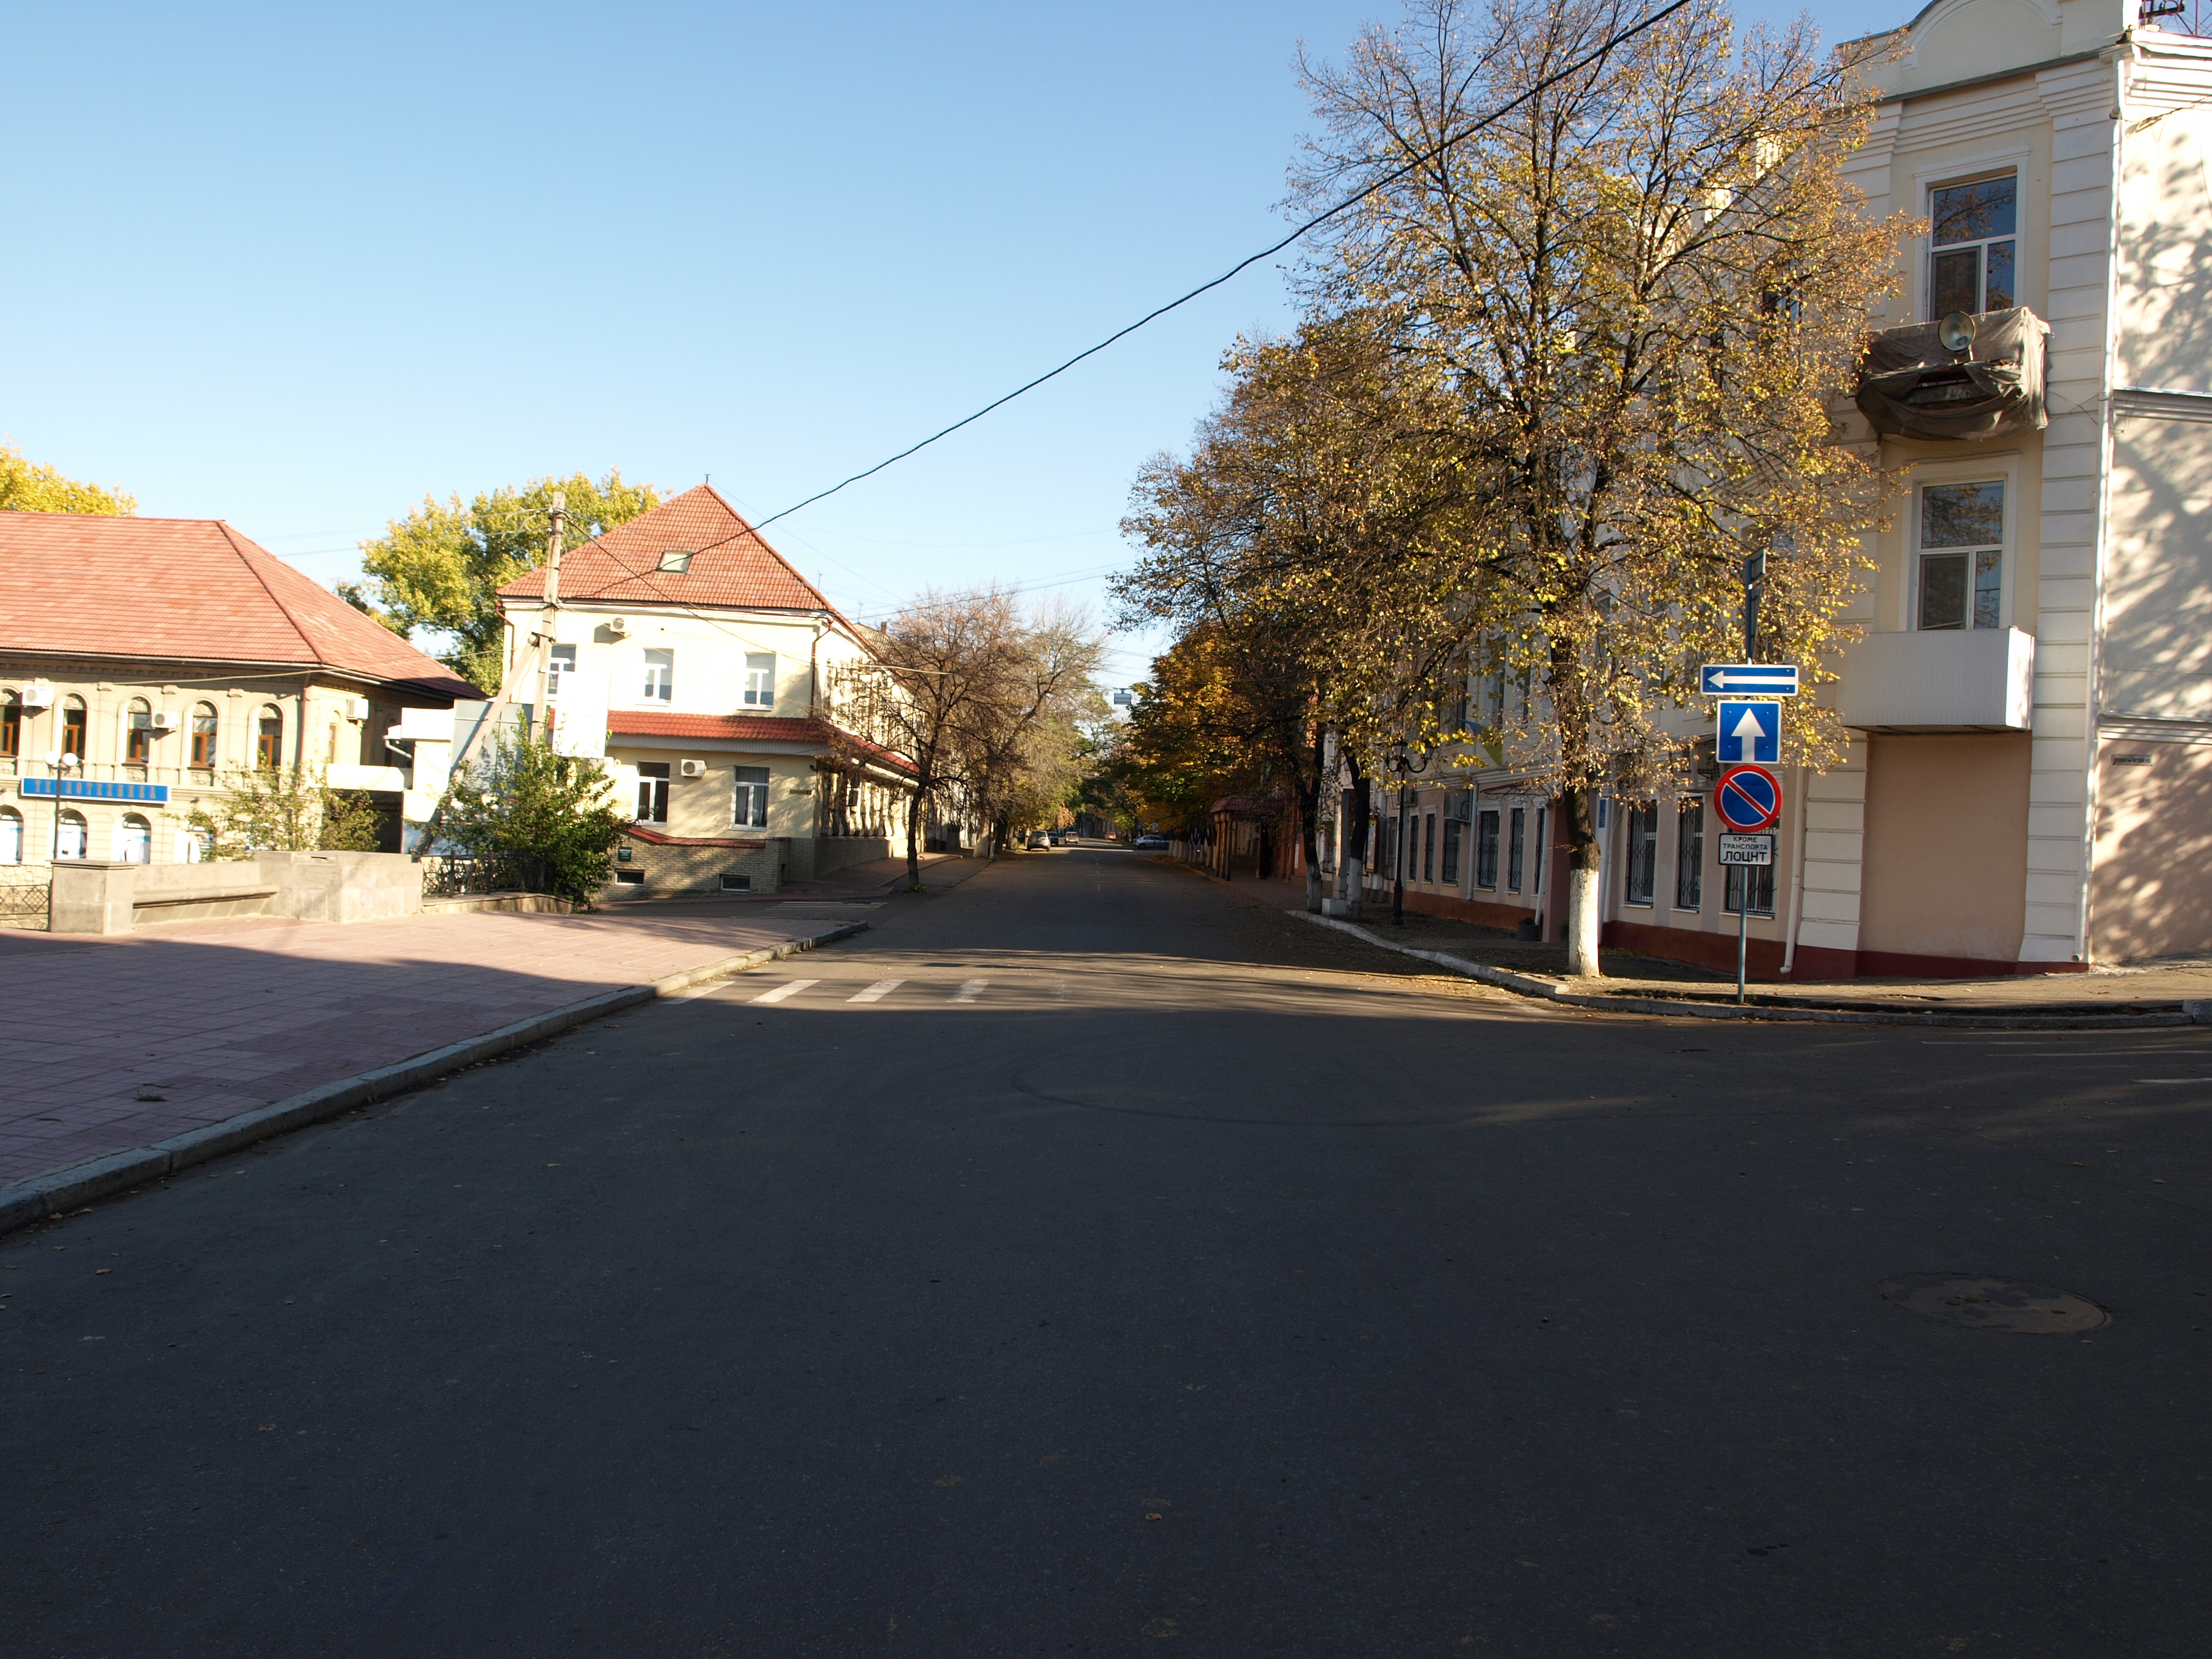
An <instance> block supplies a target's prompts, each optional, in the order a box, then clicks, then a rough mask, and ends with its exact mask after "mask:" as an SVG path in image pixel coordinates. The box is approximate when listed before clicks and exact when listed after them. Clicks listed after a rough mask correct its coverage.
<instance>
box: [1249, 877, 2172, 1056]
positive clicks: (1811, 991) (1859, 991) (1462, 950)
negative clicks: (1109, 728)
mask: <svg viewBox="0 0 2212 1659" xmlns="http://www.w3.org/2000/svg"><path fill="white" fill-rule="evenodd" d="M1213 879H1216V880H1218V879H1219V878H1218V877H1216V878H1213ZM1228 885H1229V886H1231V887H1232V888H1234V889H1235V890H1237V892H1240V893H1243V894H1245V895H1247V896H1249V897H1252V898H1255V899H1257V900H1259V901H1260V902H1261V903H1263V904H1270V905H1273V906H1275V907H1276V908H1280V909H1284V910H1290V911H1294V912H1296V913H1297V914H1300V915H1304V914H1306V908H1305V884H1304V882H1303V881H1298V882H1289V881H1260V880H1255V878H1251V877H1249V876H1246V877H1241V878H1237V879H1235V880H1232V881H1231V882H1230V883H1229V884H1228ZM1366 912H1367V913H1366V915H1365V917H1364V919H1363V920H1362V921H1359V922H1358V923H1343V924H1338V923H1330V924H1329V925H1331V926H1340V927H1342V928H1343V929H1344V930H1345V931H1346V932H1351V933H1358V934H1361V935H1363V936H1364V937H1366V938H1367V939H1369V940H1370V942H1371V943H1374V944H1376V945H1382V946H1383V947H1385V948H1388V949H1393V950H1402V951H1410V952H1413V953H1415V954H1419V955H1423V956H1428V957H1432V958H1445V959H1447V960H1448V963H1464V964H1466V965H1467V966H1468V967H1470V968H1474V969H1483V970H1486V971H1484V972H1482V973H1480V974H1478V975H1476V976H1477V977H1480V978H1484V979H1489V980H1491V981H1492V983H1498V984H1504V986H1505V987H1506V988H1507V989H1510V990H1522V991H1526V992H1528V993H1531V994H1539V995H1547V996H1549V995H1553V994H1561V995H1562V996H1563V999H1571V1000H1573V1001H1575V1002H1576V1003H1577V1004H1578V1005H1579V1006H1584V1007H1589V1006H1606V1005H1607V1004H1619V1005H1621V1006H1633V1007H1635V1008H1636V1010H1637V1012H1675V1013H1693V1012H1715V1011H1720V1010H1726V1011H1729V1012H1731V1013H1733V1012H1734V1009H1735V977H1734V975H1719V974H1716V973H1713V972H1711V970H1710V969H1704V968H1697V967H1692V966H1691V965H1690V964H1688V963H1678V962H1668V961H1665V960H1662V958H1659V957H1647V956H1642V955H1639V954H1638V953H1637V952H1635V951H1626V950H1615V949H1607V950H1605V951H1601V952H1600V954H1599V962H1600V964H1601V966H1602V967H1603V968H1604V969H1605V977H1604V978H1602V979H1601V980H1595V981H1590V980H1574V979H1570V978H1569V977H1568V976H1567V972H1566V966H1567V963H1566V946H1565V945H1562V944H1558V943H1551V944H1545V943H1540V942H1537V941H1534V940H1530V941H1527V942H1523V941H1522V940H1519V939H1516V938H1514V936H1513V935H1512V934H1510V933H1506V932H1504V930H1503V929H1500V928H1495V927H1478V926H1476V925H1475V924H1474V923H1472V922H1464V921H1451V920H1449V919H1447V918H1443V917H1440V916H1429V915H1418V914H1416V913H1415V912H1413V911H1411V910H1408V911H1407V912H1406V917H1405V923H1404V925H1403V926H1402V927H1394V926H1392V925H1391V921H1390V904H1389V898H1388V896H1385V897H1384V898H1383V899H1382V900H1381V901H1380V902H1373V901H1370V902H1369V904H1368V905H1367V907H1366ZM1312 920H1314V921H1322V920H1323V919H1322V918H1321V917H1314V918H1312ZM1440 965H1445V964H1440ZM1494 975H1495V976H1494ZM1496 976H1502V977H1496ZM1514 980H1521V981H1527V983H1525V984H1519V985H1516V984H1513V983H1512V982H1511V981H1514ZM1749 1000H1750V1003H1751V1005H1752V1006H1753V1007H1755V1008H1757V1009H1759V1010H1763V1011H1767V1012H1770V1014H1773V1013H1779V1014H1781V1015H1783V1016H1784V1017H1788V1016H1790V1015H1791V1014H1796V1015H1798V1016H1800V1017H1803V1018H1817V1017H1818V1016H1819V1015H1820V1014H1824V1013H1828V1014H1833V1013H1841V1014H1844V1015H1857V1016H1861V1017H1870V1018H1900V1017H1903V1018H1911V1017H1915V1016H1919V1017H1925V1016H1929V1015H1937V1016H1944V1015H1948V1016H1958V1017H1977V1016H1988V1017H1991V1018H1998V1017H2002V1018H2068V1019H2080V1018H2093V1019H2104V1018H2111V1019H2113V1020H2115V1021H2122V1020H2124V1021H2126V1022H2127V1023H2136V1022H2137V1021H2153V1020H2156V1021H2161V1022H2162V1023H2167V1024H2182V1023H2185V1022H2186V1021H2187V1020H2188V1018H2189V1015H2188V1012H2187V1011H2186V1009H2185V1005H2187V1004H2194V1003H2206V1004H2212V961H2196V960H2190V961H2172V962H2157V963H2140V964H2132V965H2129V966H2124V967H2114V968H2096V969H2090V970H2089V971H2088V972H2087V973H2053V974H2035V975H2005V976H2002V977H1996V978H1990V979H1938V980H1891V979H1857V980H1844V981H1806V982H1802V983H1796V982H1792V981H1753V982H1752V985H1751V987H1750V991H1749ZM1914 1023H1917V1020H1915V1022H1914Z"/></svg>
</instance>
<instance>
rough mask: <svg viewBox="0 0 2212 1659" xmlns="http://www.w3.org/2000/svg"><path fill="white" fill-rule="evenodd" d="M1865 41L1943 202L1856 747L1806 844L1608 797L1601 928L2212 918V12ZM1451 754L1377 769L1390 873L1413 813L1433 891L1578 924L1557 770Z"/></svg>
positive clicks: (1932, 31)
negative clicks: (1771, 863) (1403, 786)
mask: <svg viewBox="0 0 2212 1659" xmlns="http://www.w3.org/2000/svg"><path fill="white" fill-rule="evenodd" d="M2167 21H2168V22H2169V24H2172V23H2178V22H2179V21H2180V20H2179V19H2171V20H2167ZM1864 44H1867V45H1871V46H1879V47H1881V48H1882V49H1884V50H1885V51H1887V50H1890V49H1893V48H1894V49H1898V55H1897V56H1895V57H1894V58H1892V60H1891V61H1888V62H1886V63H1879V64H1875V65H1874V66H1873V67H1872V68H1871V69H1870V70H1869V74H1870V76H1872V77H1873V79H1874V82H1875V87H1876V88H1877V91H1878V93H1879V95H1880V98H1881V102H1880V105H1879V108H1878V112H1877V116H1876V119H1875V125H1874V128H1873V131H1872V133H1871V136H1870V137H1869V142H1868V143H1866V144H1865V145H1864V146H1863V148H1862V149H1859V150H1858V151H1857V153H1856V154H1855V155H1852V156H1851V157H1850V160H1849V161H1848V164H1847V165H1848V176H1849V177H1850V179H1851V181H1852V182H1853V183H1855V184H1856V185H1857V186H1858V187H1859V188H1860V189H1862V190H1863V191H1865V193H1866V196H1867V205H1868V209H1869V211H1870V212H1872V213H1874V214H1876V215H1884V214H1888V213H1893V212H1899V211H1902V212H1906V213H1910V214H1912V215H1914V216H1917V217H1923V218H1925V219H1927V220H1928V221H1929V233H1928V234H1925V235H1923V236H1922V237H1920V238H1919V239H1917V240H1916V241H1914V242H1912V243H1911V244H1909V245H1908V246H1907V247H1906V248H1905V251H1904V257H1905V262H1906V269H1905V272H1904V273H1903V274H1904V276H1905V282H1904V284H1903V289H1902V291H1901V292H1900V294H1899V295H1898V297H1897V298H1896V299H1895V300H1894V301H1893V302H1892V305H1891V308H1890V310H1889V312H1888V313H1887V314H1886V315H1884V316H1882V317H1880V318H1876V319H1873V322H1874V326H1875V336H1874V340H1873V345H1872V349H1871V350H1870V351H1869V356H1868V358H1867V361H1866V363H1865V366H1864V368H1863V374H1862V378H1861V380H1860V383H1859V385H1858V386H1857V388H1856V393H1857V396H1856V399H1855V404H1856V407H1850V406H1847V411H1846V412H1847V414H1848V416H1849V418H1848V419H1847V421H1846V423H1845V430H1844V441H1846V442H1850V443H1853V444H1857V445H1861V446H1864V447H1867V448H1868V450H1869V453H1878V454H1879V457H1880V459H1881V463H1882V464H1883V465H1886V466H1891V467H1902V466H1906V465H1910V467H1911V473H1910V475H1909V477H1910V483H1911V493H1910V495H1908V496H1906V497H1905V498H1904V499H1901V500H1899V501H1898V502H1897V503H1896V504H1895V511H1894V513H1893V529H1891V530H1890V531H1889V532H1886V533H1884V534H1881V535H1880V536H1877V537H1874V538H1870V539H1869V549H1868V550H1869V556H1871V558H1872V559H1873V560H1874V561H1875V563H1876V564H1877V565H1878V569H1877V570H1876V571H1875V573H1874V574H1873V575H1872V577H1871V578H1870V580H1869V583H1868V585H1867V586H1866V587H1865V588H1864V589H1863V592H1861V594H1860V596H1859V599H1858V601H1857V605H1856V606H1855V607H1854V609H1853V610H1852V611H1850V613H1849V615H1848V618H1847V619H1848V620H1849V621H1850V622H1852V623H1856V624H1857V626H1858V627H1859V628H1861V629H1863V630H1864V632H1865V637H1864V638H1863V640H1862V641H1859V642H1858V643H1857V644H1856V645H1854V646H1853V647H1850V648H1849V649H1848V650H1847V652H1846V653H1844V656H1843V658H1842V659H1841V660H1840V661H1839V662H1838V663H1837V664H1835V665H1834V666H1836V667H1837V668H1838V670H1839V671H1840V673H1841V679H1840V681H1839V683H1838V684H1834V685H1831V686H1828V687H1826V688H1823V689H1822V690H1821V691H1820V693H1819V694H1818V695H1820V696H1822V697H1823V698H1824V699H1832V701H1833V703H1834V705H1835V706H1836V707H1837V708H1838V710H1839V712H1840V714H1841V715H1842V717H1843V720H1844V725H1845V726H1846V727H1847V728H1848V730H1849V732H1850V752H1849V755H1848V757H1847V759H1846V761H1845V762H1844V764H1843V765H1842V766H1841V767H1839V768H1838V769H1835V770H1832V771H1831V772H1829V773H1827V774H1826V775H1812V774H1810V773H1808V772H1806V771H1804V770H1803V769H1797V768H1790V769H1785V771H1784V787H1785V790H1786V795H1785V808H1784V816H1783V819H1782V822H1781V823H1780V825H1779V826H1778V847H1777V852H1778V861H1777V864H1776V866H1775V867H1774V869H1773V870H1772V871H1771V872H1755V873H1753V874H1751V875H1749V876H1748V877H1747V876H1746V875H1745V874H1744V873H1743V872H1723V870H1722V869H1721V868H1720V866H1719V863H1718V856H1717V841H1718V832H1719V828H1720V826H1719V825H1718V824H1717V823H1716V821H1715V819H1714V817H1713V815H1712V811H1711V799H1710V793H1709V791H1710V785H1709V784H1708V786H1707V787H1706V788H1704V789H1698V790H1686V791H1683V792H1681V793H1679V794H1676V795H1673V796H1668V797H1663V798H1661V799H1656V800H1646V801H1636V800H1627V801H1622V800H1613V801H1608V802H1607V803H1605V805H1604V811H1603V817H1604V828H1603V852H1604V888H1603V907H1604V908H1603V915H1604V918H1605V924H1604V934H1603V942H1604V943H1605V944H1607V945H1617V946H1626V947H1629V948H1632V949H1636V950H1641V951H1649V952H1650V953H1651V954H1653V955H1656V956H1662V957H1672V958H1674V959H1677V960H1683V961H1691V962H1697V963H1704V964H1705V965H1707V966H1711V967H1714V968H1723V969H1724V968H1729V967H1732V966H1733V965H1734V963H1735V936H1736V927H1737V914H1738V911H1739V909H1740V908H1742V907H1745V906H1747V907H1748V908H1749V911H1750V915H1749V918H1748V932H1749V935H1750V940H1751V945H1750V962H1751V967H1752V970H1753V973H1754V974H1755V975H1758V976H1759V977H1763V978H1771V977H1774V976H1776V975H1778V974H1781V973H1784V972H1787V973H1788V974H1789V975H1790V976H1791V977H1792V978H1803V979H1840V978H1850V977H1854V976H1861V975H1866V976H1899V977H1942V976H1966V975H2001V974H2007V973H2022V974H2042V973H2050V972H2054V971H2057V972H2063V971H2067V970H2069V969H2084V968H2087V967H2088V966H2089V965H2090V964H2092V963H2104V962H2118V961H2126V960H2130V959H2140V958H2143V957H2157V956H2164V955H2168V954H2172V953H2177V952H2185V951H2202V950H2205V949H2212V859H2208V857H2207V854H2208V852H2212V528H2208V521H2207V519H2206V516H2205V513H2206V508H2207V506H2208V503H2212V40H2203V39H2198V38H2196V37H2193V36H2190V35H2186V34H2181V33H2173V32H2171V31H2170V30H2162V29H2161V28H2160V27H2157V26H2154V25H2148V24H2145V23H2144V22H2142V21H2141V20H2140V18H2139V16H2138V14H2137V9H2136V5H2135V4H2134V3H2129V0H1936V3H1935V4H1932V5H1930V6H1929V7H1928V8H1926V9H1924V10H1923V11H1922V12H1921V13H1920V14H1919V15H1917V16H1916V17H1915V18H1913V20H1912V21H1911V22H1910V23H1909V24H1907V25H1906V26H1905V27H1904V28H1903V29H1902V30H1899V31H1897V32H1895V33H1891V34H1887V35H1881V36H1876V37H1874V38H1873V39H1872V40H1869V42H1867V43H1864ZM1953 313H1963V315H1964V317H1965V319H1966V331H1967V332H1968V333H1969V334H1970V336H1971V340H1970V343H1967V344H1966V346H1965V347H1964V348H1963V349H1952V347H1951V346H1950V345H1948V344H1947V343H1946V342H1945V340H1944V339H1943V338H1942V332H1943V331H1942V328H1941V324H1942V319H1945V318H1946V317H1947V316H1951V315H1952V314H1953ZM1952 333H1953V336H1954V339H1955V338H1956V337H1957V335H1958V325H1956V324H1954V326H1953V329H1952ZM1470 696H1471V699H1472V701H1473V702H1474V703H1475V704H1477V705H1478V708H1480V705H1483V704H1485V703H1488V704H1489V705H1490V706H1491V707H1492V708H1495V709H1497V710H1498V712H1510V711H1507V710H1505V709H1504V702H1505V699H1506V697H1507V696H1508V690H1507V689H1506V688H1504V687H1503V686H1501V685H1491V686H1487V687H1486V686H1485V685H1484V684H1481V683H1480V682H1477V683H1476V684H1474V685H1473V686H1472V687H1471V688H1470ZM1673 729H1674V730H1675V731H1676V732H1678V734H1679V735H1681V736H1684V737H1690V736H1699V735H1702V736H1710V735H1711V731H1712V725H1711V706H1710V705H1705V706H1704V707H1702V708H1694V709H1685V710H1682V711H1680V715H1679V717H1678V719H1677V721H1676V722H1675V723H1674V727H1673ZM1448 777H1449V781H1444V780H1443V779H1437V780H1433V781H1431V780H1425V779H1416V780H1413V781H1410V785H1409V787H1408V789H1407V792H1406V798H1405V799H1406V804H1407V807H1408V808H1409V809H1410V810H1408V811H1405V812H1404V813H1403V815H1402V816H1403V818H1404V822H1403V823H1402V824H1401V822H1400V818H1401V805H1400V800H1401V797H1400V793H1399V791H1398V790H1397V789H1395V787H1394V788H1392V789H1389V790H1387V791H1378V792H1377V794H1376V801H1375V806H1376V817H1377V818H1378V820H1379V821H1380V822H1379V826H1378V828H1379V833H1378V836H1377V841H1376V854H1377V858H1376V866H1377V868H1376V872H1375V877H1374V878H1375V880H1376V882H1377V884H1387V878H1388V876H1389V873H1390V872H1391V870H1392V868H1393V867H1394V863H1395V860H1397V857H1398V854H1399V853H1400V851H1401V849H1402V850H1403V852H1404V854H1405V857H1404V860H1403V862H1404V866H1405V872H1406V878H1407V895H1408V902H1409V903H1411V904H1413V906H1414V907H1415V908H1420V909H1424V910H1430V911H1433V912H1437V913H1440V914H1451V915H1462V916H1464V917H1466V918H1468V919H1469V920H1473V921H1483V922H1487V923H1490V924H1492V925H1505V926H1511V925H1513V924H1514V923H1515V922H1516V921H1528V922H1531V923H1533V924H1534V926H1535V927H1541V929H1542V930H1543V933H1544V936H1545V937H1547V938H1551V939H1557V938H1558V937H1559V927H1560V924H1561V922H1562V921H1563V919H1564V902H1565V891H1564V890H1565V882H1564V881H1555V880H1554V879H1553V873H1554V872H1556V871H1557V870H1558V869H1559V867H1560V866H1559V853H1560V849H1559V846H1558V844H1557V842H1558V836H1557V817H1558V815H1557V811H1556V805H1555V803H1552V802H1549V801H1547V800H1544V799H1540V798H1538V797H1537V796H1535V795H1533V794H1528V793H1526V790H1527V785H1526V783H1525V782H1522V781H1516V779H1514V778H1512V777H1511V776H1510V775H1506V774H1504V773H1501V772H1496V771H1491V772H1480V773H1476V774H1474V775H1472V776H1469V775H1467V774H1463V773H1460V774H1449V775H1448Z"/></svg>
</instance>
